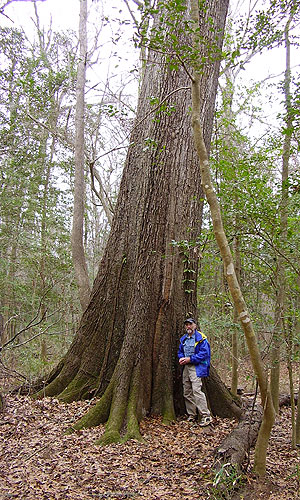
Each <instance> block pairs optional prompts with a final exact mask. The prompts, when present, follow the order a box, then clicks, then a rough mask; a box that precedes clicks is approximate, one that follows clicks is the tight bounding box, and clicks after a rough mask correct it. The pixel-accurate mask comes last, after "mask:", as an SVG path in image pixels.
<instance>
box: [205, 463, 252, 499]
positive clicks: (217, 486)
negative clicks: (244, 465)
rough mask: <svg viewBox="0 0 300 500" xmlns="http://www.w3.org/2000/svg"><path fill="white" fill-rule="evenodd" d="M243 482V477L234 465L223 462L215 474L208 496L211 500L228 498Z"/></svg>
mask: <svg viewBox="0 0 300 500" xmlns="http://www.w3.org/2000/svg"><path fill="white" fill-rule="evenodd" d="M244 482H245V477H244V475H243V474H241V473H240V472H239V471H238V470H237V468H236V467H235V466H233V465H232V464H230V463H227V464H224V465H223V466H222V467H221V469H220V470H219V472H217V474H216V475H215V478H214V481H213V485H212V488H210V492H209V497H208V498H212V499H213V500H222V499H224V500H227V499H228V500H230V499H231V498H232V496H233V494H234V492H235V491H236V490H237V489H238V488H240V487H241V486H242V484H243V483H244Z"/></svg>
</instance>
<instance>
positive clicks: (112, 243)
mask: <svg viewBox="0 0 300 500" xmlns="http://www.w3.org/2000/svg"><path fill="white" fill-rule="evenodd" d="M225 4H226V6H227V2H224V0H215V1H214V2H207V3H206V9H205V11H203V13H202V14H203V15H202V16H201V21H200V30H201V33H203V36H204V37H206V39H208V40H209V39H210V37H211V36H212V32H211V30H210V24H209V22H207V20H208V19H210V18H211V17H212V16H215V14H216V12H218V13H220V15H219V17H218V18H217V19H216V20H215V23H216V27H217V33H218V42H217V43H218V44H219V46H220V47H221V44H222V34H223V29H224V23H225V17H226V8H225ZM216 6H217V7H218V8H217V9H216V8H215V7H216ZM221 7H222V8H221ZM182 19H183V20H184V14H183V15H182ZM155 22H156V21H155ZM201 50H203V57H205V56H206V54H205V52H206V51H207V50H208V49H207V47H204V46H203V47H202V48H201ZM218 72H219V61H218V60H216V61H214V62H212V63H211V64H210V65H209V66H208V67H207V70H206V71H205V72H204V73H203V74H202V76H201V88H202V90H203V95H204V96H205V99H203V101H202V107H201V109H200V110H199V112H200V113H201V116H202V117H203V127H204V140H205V144H206V148H207V149H208V150H209V147H210V136H211V131H212V123H213V114H214V103H215V95H216V89H217V80H218ZM187 85H188V75H187V73H186V71H185V70H184V69H183V68H181V69H179V70H178V71H175V70H171V69H170V68H169V66H168V64H167V63H166V62H165V56H164V55H162V54H161V53H158V52H153V51H150V52H149V55H148V63H147V65H146V68H145V76H144V79H143V82H142V86H141V92H140V96H139V102H138V109H137V121H136V124H135V127H134V129H133V132H132V136H131V141H130V142H131V145H130V147H129V150H128V155H127V161H126V165H125V168H124V172H123V177H122V181H121V186H120V192H119V197H118V201H117V205H116V209H115V215H114V220H113V224H112V229H111V233H110V236H109V240H108V244H107V247H106V249H105V252H104V256H103V258H102V261H101V263H100V268H99V272H98V275H97V278H96V280H95V283H94V286H93V290H92V293H91V299H90V302H89V305H88V307H87V309H86V311H85V312H84V313H83V316H82V319H81V323H80V327H79V329H78V332H77V334H76V336H75V338H74V341H73V343H72V345H71V347H70V349H69V351H68V352H67V354H66V356H65V357H64V359H63V360H62V361H61V362H60V363H59V365H58V366H57V368H56V369H55V370H54V372H53V373H52V374H51V375H50V377H49V380H48V381H47V384H46V386H45V387H44V388H43V390H42V391H41V392H40V394H39V395H40V396H43V395H48V396H54V395H56V396H58V397H59V398H60V399H61V400H63V401H72V400H74V399H79V398H87V397H90V396H95V395H96V396H99V397H100V399H99V401H98V402H97V404H96V405H95V406H94V407H93V408H92V409H91V410H90V411H89V412H88V413H87V414H86V415H85V416H84V417H83V418H82V419H81V420H80V421H79V422H77V423H76V424H75V425H74V428H75V429H80V428H83V427H89V426H95V425H98V424H100V423H103V422H107V425H106V431H105V434H104V436H103V438H102V441H101V442H102V443H103V444H105V443H108V442H113V441H117V440H119V439H120V429H121V427H122V424H123V422H124V421H126V424H127V433H126V435H125V437H124V439H127V438H130V437H134V438H138V437H139V426H138V423H139V420H140V419H141V418H142V417H143V416H144V415H145V414H146V413H148V412H150V411H151V412H152V413H159V414H162V415H163V417H164V421H165V422H168V421H170V420H171V419H173V418H174V416H175V411H174V406H175V409H178V408H179V407H180V393H181V392H180V388H181V381H180V374H179V367H178V363H177V357H176V352H177V348H178V342H179V337H180V335H181V334H182V324H183V319H184V317H185V316H186V315H187V314H188V315H191V314H196V283H195V278H194V276H195V275H196V272H197V263H198V251H197V246H196V245H195V246H193V245H191V248H190V250H189V255H188V259H186V255H183V252H182V251H181V248H182V247H181V245H180V244H176V245H172V241H176V242H182V241H186V240H189V241H193V242H196V240H197V236H198V235H199V231H200V228H201V213H202V204H203V192H202V188H201V179H200V173H199V164H198V159H197V155H196V152H195V148H194V145H193V138H192V131H191V126H190V106H191V98H190V92H189V87H187ZM153 96H154V97H155V102H156V103H157V102H160V103H162V102H163V103H164V109H163V110H162V109H161V107H160V106H157V105H155V108H154V109H153V106H152V107H151V100H153ZM185 252H186V248H185ZM185 261H188V263H189V265H188V267H185V266H186V262H185ZM187 279H188V280H189V290H191V285H193V286H192V291H189V293H188V292H187V291H186V286H185V283H186V281H184V280H187ZM193 280H194V282H193ZM208 383H210V384H211V387H210V390H209V399H210V403H211V406H212V407H215V408H218V409H217V411H218V412H219V413H218V414H219V415H222V401H224V407H225V414H226V416H229V414H230V415H237V414H240V410H239V408H238V405H237V404H236V403H235V402H234V399H233V398H232V397H231V396H230V393H229V392H228V391H226V390H224V388H223V385H222V383H221V382H220V381H219V379H218V378H217V377H211V380H210V382H208ZM220 387H222V391H220V390H219V388H220ZM214 401H215V403H214ZM214 404H215V406H214ZM230 407H232V408H233V409H232V410H231V411H230Z"/></svg>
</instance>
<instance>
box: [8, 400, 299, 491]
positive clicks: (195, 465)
mask: <svg viewBox="0 0 300 500" xmlns="http://www.w3.org/2000/svg"><path fill="white" fill-rule="evenodd" d="M89 404H93V403H88V402H76V403H72V404H69V405H65V404H61V403H59V402H58V401H57V400H56V399H49V398H45V399H43V400H39V401H33V400H31V399H29V398H27V397H17V396H7V397H6V400H5V408H4V413H3V414H2V415H1V417H0V435H1V441H2V446H1V467H0V475H1V481H0V498H1V500H2V499H3V500H4V499H13V498H16V499H28V500H36V499H39V500H44V499H45V500H62V499H64V500H67V499H71V500H89V499H93V498H94V499H95V498H96V499H99V500H100V499H106V498H109V499H125V498H136V499H140V500H142V499H147V500H156V499H157V500H158V499H160V500H171V499H175V500H176V499H178V500H179V499H180V500H183V499H184V500H201V499H208V498H216V497H215V496H212V492H211V490H210V488H211V484H212V475H211V468H212V465H213V451H214V449H215V448H216V447H217V446H218V445H219V444H220V443H221V442H222V440H223V439H224V438H225V436H226V435H227V434H228V433H229V432H230V431H231V429H232V428H233V426H235V425H236V422H234V421H230V420H221V419H216V420H215V422H214V426H213V428H206V429H202V428H201V427H199V425H197V424H188V423H187V422H186V421H185V420H182V419H179V420H177V422H176V423H174V424H173V425H171V426H168V427H166V426H164V425H162V423H161V419H160V418H153V417H151V418H146V419H145V420H144V421H143V422H142V424H141V432H142V435H143V438H144V442H143V443H141V442H137V441H128V442H127V443H125V444H112V445H109V446H107V447H99V446H96V445H95V441H96V440H97V439H99V437H100V435H101V434H102V433H103V432H104V426H99V427H97V428H94V429H88V430H84V431H80V432H78V433H74V434H72V435H65V434H64V432H65V430H66V429H67V428H68V427H69V426H70V425H72V424H73V422H74V421H76V420H77V419H78V418H79V417H80V416H81V415H82V414H84V413H85V412H86V410H87V407H88V405H89ZM290 427H291V426H290V410H289V409H287V408H283V409H282V410H281V413H280V417H279V418H278V419H277V421H276V425H275V427H274V430H273V434H272V441H271V446H270V453H269V456H268V464H267V466H268V480H267V481H266V482H265V485H266V484H268V487H267V488H266V487H265V485H264V486H263V488H262V489H261V490H260V491H262V495H263V496H261V493H259V492H258V491H257V489H256V492H255V493H253V495H254V494H255V495H256V497H255V498H259V497H261V498H269V499H273V500H275V499H278V500H279V499H281V500H282V499H286V500H287V499H288V500H290V499H296V498H300V493H299V489H298V488H299V474H300V472H299V462H300V461H299V452H298V451H292V450H291V448H290V433H291V428H290ZM297 473H298V474H297ZM246 482H247V483H248V486H250V487H252V489H253V487H254V485H255V481H254V479H253V478H252V477H251V475H250V474H249V475H248V476H246ZM237 498H249V499H250V498H252V494H250V492H249V495H248V496H247V497H244V496H238V497H237Z"/></svg>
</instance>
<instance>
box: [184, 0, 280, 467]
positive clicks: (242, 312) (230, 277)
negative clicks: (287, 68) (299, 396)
mask: <svg viewBox="0 0 300 500" xmlns="http://www.w3.org/2000/svg"><path fill="white" fill-rule="evenodd" d="M191 5H192V9H191V18H192V21H193V22H194V24H195V26H198V24H199V9H198V1H197V0H192V1H191ZM200 47H201V42H200V43H199V35H198V33H197V31H195V32H194V50H195V51H197V50H199V49H200ZM201 70H202V71H201ZM200 71H201V73H202V72H203V65H202V64H201V59H200V58H198V60H197V62H196V64H195V71H194V74H193V79H192V127H193V133H194V140H195V146H196V150H197V153H198V157H199V161H200V170H201V178H202V184H203V187H204V191H205V194H206V197H207V201H208V203H209V206H210V211H211V216H212V221H213V227H214V233H215V237H216V241H217V244H218V246H219V249H220V252H221V256H222V259H223V264H224V268H225V275H226V278H227V282H228V286H229V290H230V293H231V296H232V298H233V301H234V305H235V307H236V309H237V312H238V315H239V319H240V321H241V323H242V327H243V330H244V333H245V336H246V340H247V345H248V349H249V353H250V357H251V361H252V365H253V368H254V371H255V374H256V376H257V379H258V383H259V387H260V392H261V397H262V402H263V406H264V417H263V422H262V425H261V428H260V432H259V437H258V441H257V446H256V454H255V469H256V472H257V473H258V474H259V475H264V474H265V471H266V452H267V446H268V441H269V437H270V433H271V429H272V426H273V423H274V420H275V411H274V407H273V403H272V399H271V395H270V390H269V388H268V383H267V376H266V372H265V369H264V365H263V361H262V358H261V355H260V352H259V347H258V343H257V340H256V336H255V332H254V329H253V326H252V322H251V319H250V316H249V313H248V311H247V307H246V303H245V301H244V297H243V295H242V292H241V289H240V286H239V283H238V280H237V277H236V273H235V268H234V262H233V258H232V254H231V250H230V248H229V244H228V241H227V238H226V235H225V232H224V229H223V223H222V216H221V212H220V206H219V202H218V199H217V196H216V194H215V191H214V188H213V184H212V181H211V175H210V169H209V161H208V155H207V150H206V147H205V143H204V140H203V132H202V124H201V120H200V117H201V101H202V92H201V85H200V78H201V75H200Z"/></svg>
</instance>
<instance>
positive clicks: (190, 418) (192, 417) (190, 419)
mask: <svg viewBox="0 0 300 500" xmlns="http://www.w3.org/2000/svg"><path fill="white" fill-rule="evenodd" d="M196 420H197V416H196V415H189V416H188V419H187V422H196Z"/></svg>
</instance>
